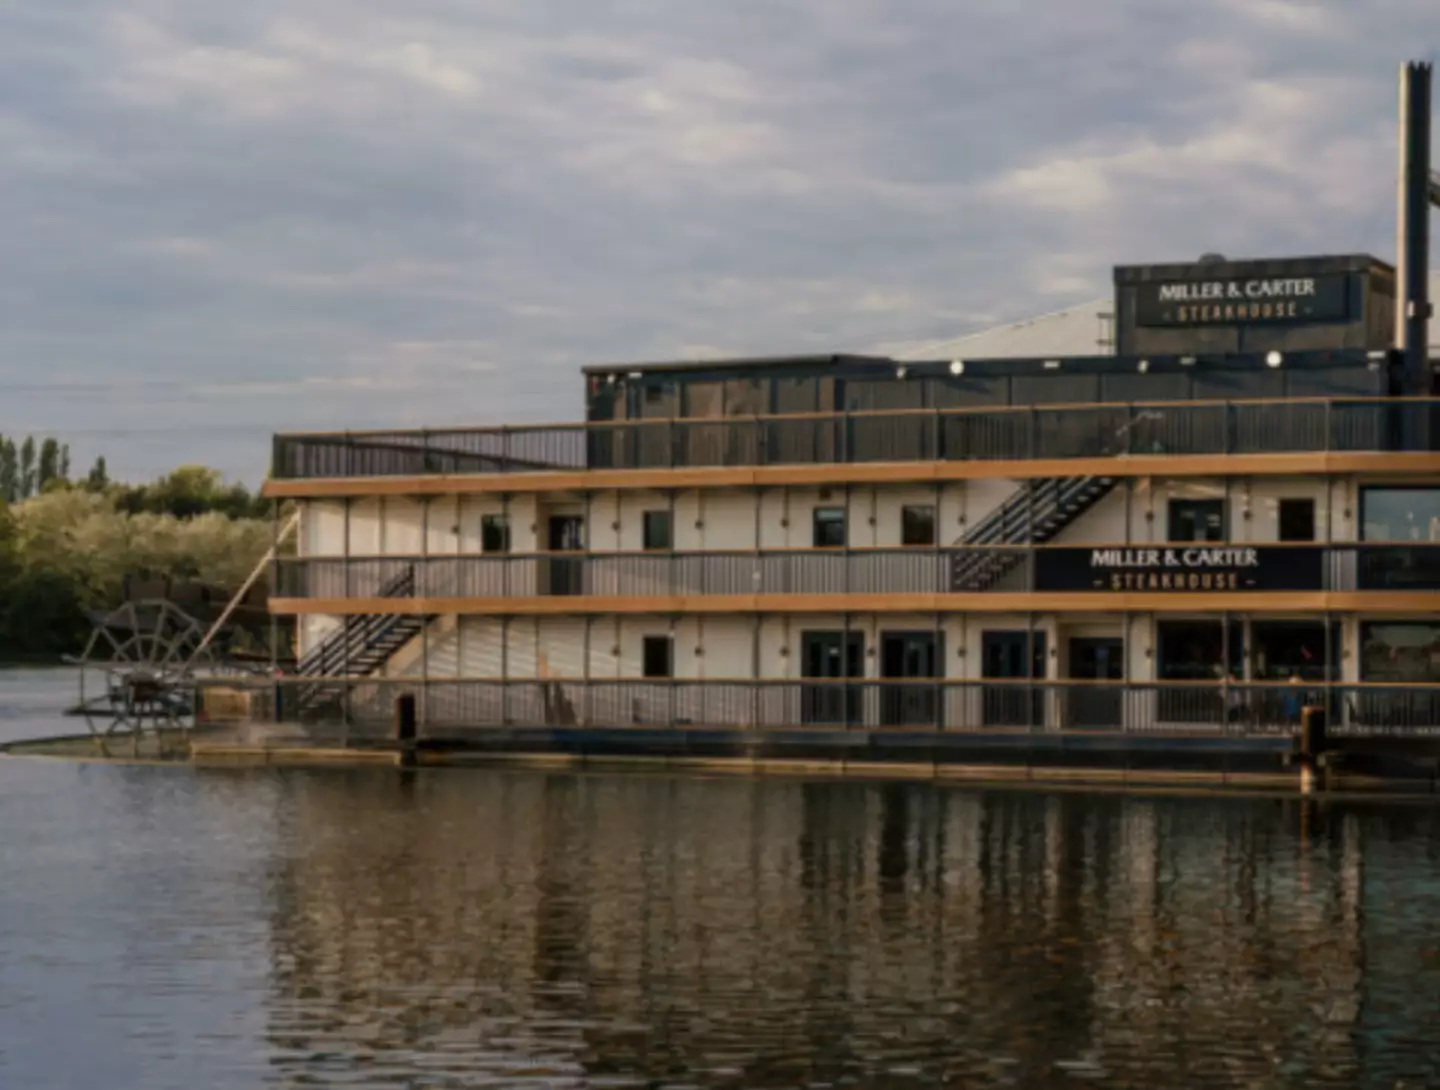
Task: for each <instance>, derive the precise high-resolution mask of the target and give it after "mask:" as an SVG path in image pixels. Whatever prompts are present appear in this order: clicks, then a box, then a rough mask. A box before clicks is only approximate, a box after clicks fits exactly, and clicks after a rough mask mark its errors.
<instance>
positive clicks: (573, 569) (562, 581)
mask: <svg viewBox="0 0 1440 1090" xmlns="http://www.w3.org/2000/svg"><path fill="white" fill-rule="evenodd" d="M545 544H546V548H547V549H549V551H550V552H552V553H562V554H567V555H561V556H551V557H549V558H547V560H546V561H545V563H546V568H547V571H546V584H545V587H546V589H545V593H547V594H584V593H585V560H584V558H583V557H581V556H578V555H575V554H578V553H582V552H584V551H585V520H584V519H583V518H582V517H581V516H579V515H551V516H550V522H549V525H548V527H547V536H546V542H545Z"/></svg>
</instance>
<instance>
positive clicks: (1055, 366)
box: [1044, 360, 1060, 371]
mask: <svg viewBox="0 0 1440 1090" xmlns="http://www.w3.org/2000/svg"><path fill="white" fill-rule="evenodd" d="M1044 367H1045V370H1047V371H1058V370H1060V361H1059V360H1046V361H1045V363H1044Z"/></svg>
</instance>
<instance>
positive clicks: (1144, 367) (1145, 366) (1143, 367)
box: [1135, 360, 1150, 375]
mask: <svg viewBox="0 0 1440 1090" xmlns="http://www.w3.org/2000/svg"><path fill="white" fill-rule="evenodd" d="M1135 370H1137V371H1139V372H1140V373H1141V374H1142V375H1143V374H1145V372H1146V371H1149V370H1150V361H1149V360H1141V361H1140V362H1139V363H1137V364H1136V365H1135Z"/></svg>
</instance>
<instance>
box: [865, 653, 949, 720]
mask: <svg viewBox="0 0 1440 1090" xmlns="http://www.w3.org/2000/svg"><path fill="white" fill-rule="evenodd" d="M940 661H941V659H940V640H939V639H938V638H937V634H936V633H934V632H885V633H882V634H881V636H880V676H881V677H882V678H885V679H886V680H887V681H891V679H895V680H894V681H893V682H892V683H890V684H886V685H883V686H881V688H880V722H881V724H882V725H883V726H887V727H914V726H934V725H935V724H936V722H937V721H938V719H939V711H940V708H939V700H938V696H939V693H938V692H937V690H936V686H935V679H936V678H937V677H938V676H939V672H940ZM910 679H915V680H920V679H924V683H923V684H918V685H910V684H904V682H906V681H909V680H910Z"/></svg>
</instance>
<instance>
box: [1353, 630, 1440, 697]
mask: <svg viewBox="0 0 1440 1090" xmlns="http://www.w3.org/2000/svg"><path fill="white" fill-rule="evenodd" d="M1360 680H1361V681H1402V682H1403V681H1424V682H1433V681H1440V622H1432V621H1372V622H1368V623H1366V624H1362V625H1361V626H1360Z"/></svg>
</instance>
